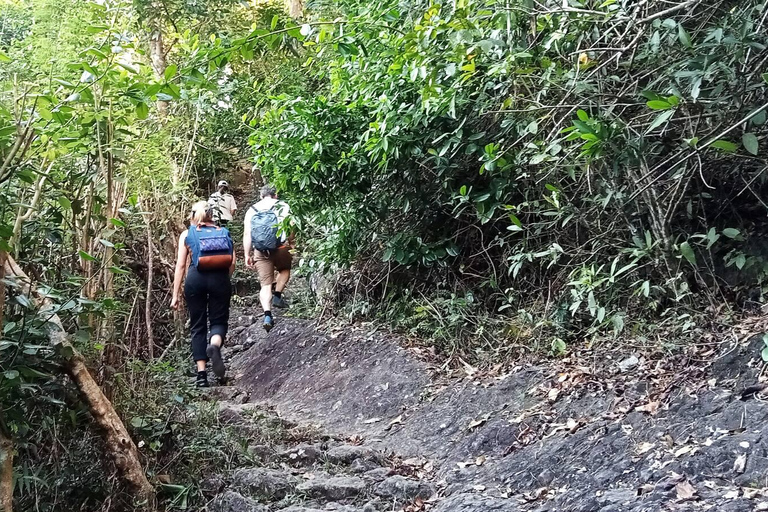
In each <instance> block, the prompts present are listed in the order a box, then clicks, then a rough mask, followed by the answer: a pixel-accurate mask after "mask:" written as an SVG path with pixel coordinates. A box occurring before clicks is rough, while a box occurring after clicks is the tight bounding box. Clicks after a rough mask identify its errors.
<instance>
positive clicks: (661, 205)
mask: <svg viewBox="0 0 768 512" xmlns="http://www.w3.org/2000/svg"><path fill="white" fill-rule="evenodd" d="M682 5H683V4H681V6H682ZM685 6H687V7H686V8H672V9H669V10H668V11H665V10H664V9H663V8H662V7H660V6H656V5H655V4H654V5H653V6H651V5H645V4H642V5H638V4H634V3H622V2H604V3H593V2H577V1H572V2H569V3H568V5H567V6H566V7H563V4H562V3H561V2H543V3H540V4H536V5H535V6H534V5H533V4H530V3H528V2H522V1H521V2H508V3H499V2H496V1H490V0H464V1H459V2H455V3H454V4H445V5H442V4H438V3H419V2H416V3H415V4H413V5H410V6H404V5H401V4H399V3H398V2H392V1H387V0H380V1H377V2H373V3H367V4H366V7H365V9H357V7H356V6H355V4H354V3H353V2H346V3H343V4H341V6H338V7H337V8H338V9H341V10H342V11H343V16H342V19H343V20H344V21H343V22H340V23H338V24H317V25H312V24H310V25H306V26H305V29H304V30H303V32H302V34H303V36H304V44H305V50H304V51H305V52H306V53H307V59H306V62H307V66H306V70H307V71H306V72H307V74H308V75H309V76H310V77H311V78H312V80H313V81H314V82H316V83H317V84H319V86H318V87H316V88H315V89H314V90H311V91H306V92H305V93H303V94H300V95H299V94H290V93H284V94H281V95H276V96H275V97H274V98H273V99H272V108H271V109H269V110H268V111H266V112H264V113H263V114H262V115H261V116H260V118H259V119H258V125H257V126H256V131H255V132H254V133H253V135H252V136H251V143H252V145H253V147H254V151H255V155H256V158H257V162H258V163H259V165H260V166H261V167H262V169H263V172H264V173H265V175H267V176H268V178H269V179H270V180H272V181H273V182H275V183H276V184H277V185H278V187H279V188H280V189H281V190H283V191H285V194H286V195H288V197H289V199H290V200H291V202H292V206H293V208H294V210H295V211H296V212H297V213H298V215H299V216H300V220H301V225H300V229H301V231H302V233H303V235H304V242H305V244H306V247H307V259H311V258H314V259H317V260H320V261H322V262H324V263H325V265H326V266H330V264H331V263H339V262H344V263H347V264H353V267H352V268H353V269H354V270H353V272H354V278H355V279H357V278H361V279H362V284H359V286H362V287H363V288H366V289H367V293H368V294H369V295H373V296H374V297H376V296H378V299H377V300H379V301H380V300H381V299H386V297H385V296H384V294H385V293H388V294H393V295H395V296H398V295H402V293H403V290H405V289H409V290H414V289H418V290H422V291H423V292H424V293H425V294H426V295H427V296H432V297H444V296H446V294H448V296H450V295H451V294H453V295H454V296H455V297H463V296H466V295H467V294H468V293H471V294H472V295H473V296H474V297H475V300H476V301H478V302H479V303H480V304H482V305H483V308H484V310H485V311H488V312H489V313H491V314H493V315H496V314H501V315H503V316H507V318H508V321H510V322H512V321H516V320H515V318H517V316H518V313H517V312H518V311H523V312H528V313H532V314H533V315H534V316H535V317H538V318H540V319H541V321H545V322H546V321H548V320H552V321H554V322H556V323H557V324H558V325H561V326H563V327H565V328H566V329H567V332H568V335H569V337H570V338H574V337H578V336H579V335H580V333H600V332H605V333H620V332H622V330H623V329H624V328H625V327H626V326H627V325H628V323H629V322H639V321H641V320H642V319H644V318H645V319H652V318H657V319H661V318H663V317H664V315H665V311H666V310H667V309H668V308H670V307H681V306H683V307H690V308H700V307H702V306H708V305H710V304H717V303H719V302H721V301H722V299H723V297H725V298H726V299H727V301H728V302H729V303H734V302H736V301H737V300H738V298H739V297H738V295H739V294H740V293H742V292H740V290H743V289H749V288H750V287H753V288H756V289H757V290H758V296H759V290H760V288H761V287H762V286H763V284H764V282H765V277H766V269H767V268H768V267H766V266H765V263H766V262H765V259H764V258H763V257H762V256H761V252H762V250H761V247H760V244H759V243H757V240H758V238H759V236H760V235H761V234H763V233H764V232H765V227H764V224H765V223H764V222H763V221H762V217H764V214H765V205H764V203H763V202H762V200H761V199H760V197H761V196H762V194H763V193H764V192H765V190H764V187H765V180H766V177H765V175H764V172H763V170H764V165H765V163H764V160H763V158H762V157H761V154H764V152H761V144H762V145H764V144H765V140H764V136H765V133H766V128H765V127H766V124H765V121H766V110H765V109H766V106H768V104H767V103H766V99H767V98H768V96H767V95H766V90H767V89H766V83H765V79H766V76H765V75H762V76H761V74H760V69H761V67H762V64H761V63H762V62H764V59H765V48H766V43H768V37H767V36H766V32H765V31H763V30H760V27H761V22H760V20H761V19H762V16H763V8H764V6H763V5H762V3H760V2H757V1H748V2H741V3H738V4H735V3H733V2H727V1H719V2H714V3H708V4H706V5H704V4H695V5H690V6H688V4H685ZM385 283H386V286H385ZM359 286H358V287H359ZM355 288H357V287H355ZM754 293H755V292H752V295H754ZM379 303H380V304H381V302H379ZM385 303H386V302H385ZM558 345H559V344H558Z"/></svg>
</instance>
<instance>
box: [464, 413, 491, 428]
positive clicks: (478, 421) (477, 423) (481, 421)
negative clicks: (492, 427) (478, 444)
mask: <svg viewBox="0 0 768 512" xmlns="http://www.w3.org/2000/svg"><path fill="white" fill-rule="evenodd" d="M490 417H491V415H490V414H486V415H485V416H483V417H482V418H478V419H476V420H472V422H470V424H469V427H468V428H469V430H472V429H473V428H477V427H479V426H480V425H482V424H484V423H485V422H486V421H488V419H489V418H490Z"/></svg>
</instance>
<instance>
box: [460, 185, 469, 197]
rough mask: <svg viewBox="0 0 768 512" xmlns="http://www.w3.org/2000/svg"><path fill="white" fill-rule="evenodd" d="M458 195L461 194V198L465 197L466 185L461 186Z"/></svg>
mask: <svg viewBox="0 0 768 512" xmlns="http://www.w3.org/2000/svg"><path fill="white" fill-rule="evenodd" d="M459 194H461V195H462V196H466V195H467V186H466V185H462V186H461V188H460V189H459Z"/></svg>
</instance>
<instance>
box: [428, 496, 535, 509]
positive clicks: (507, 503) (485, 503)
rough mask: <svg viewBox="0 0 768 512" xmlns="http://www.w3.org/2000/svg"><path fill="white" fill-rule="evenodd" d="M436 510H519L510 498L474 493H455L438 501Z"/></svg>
mask: <svg viewBox="0 0 768 512" xmlns="http://www.w3.org/2000/svg"><path fill="white" fill-rule="evenodd" d="M433 510H435V511H436V512H480V511H482V512H521V511H522V510H523V509H522V508H520V506H519V505H518V504H517V503H515V501H514V500H512V499H499V498H488V497H484V496H479V495H476V494H457V495H454V496H450V497H448V498H446V499H445V500H443V501H441V502H440V503H438V505H437V507H436V508H434V509H433Z"/></svg>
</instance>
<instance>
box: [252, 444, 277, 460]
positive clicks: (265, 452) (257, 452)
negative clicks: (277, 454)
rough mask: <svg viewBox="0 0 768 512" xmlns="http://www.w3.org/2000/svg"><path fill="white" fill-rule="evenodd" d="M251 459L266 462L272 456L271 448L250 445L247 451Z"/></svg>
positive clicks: (264, 445) (262, 445)
mask: <svg viewBox="0 0 768 512" xmlns="http://www.w3.org/2000/svg"><path fill="white" fill-rule="evenodd" d="M247 451H248V455H250V456H251V457H255V458H259V459H262V460H267V459H269V458H270V457H271V456H272V455H273V453H274V452H273V450H272V447H271V446H269V445H266V444H252V445H250V446H249V447H248V449H247Z"/></svg>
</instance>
